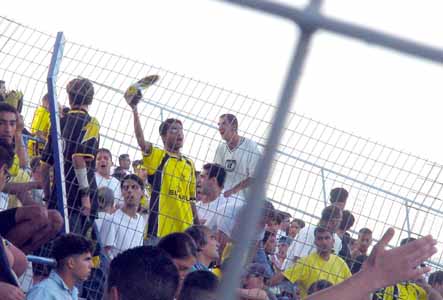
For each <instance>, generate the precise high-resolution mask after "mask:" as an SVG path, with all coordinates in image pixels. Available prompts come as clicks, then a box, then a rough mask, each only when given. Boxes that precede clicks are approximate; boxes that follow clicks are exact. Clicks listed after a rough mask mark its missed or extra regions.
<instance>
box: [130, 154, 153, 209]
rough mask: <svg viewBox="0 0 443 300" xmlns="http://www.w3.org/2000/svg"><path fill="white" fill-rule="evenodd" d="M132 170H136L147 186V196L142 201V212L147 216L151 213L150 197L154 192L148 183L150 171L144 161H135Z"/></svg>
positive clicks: (136, 173)
mask: <svg viewBox="0 0 443 300" xmlns="http://www.w3.org/2000/svg"><path fill="white" fill-rule="evenodd" d="M132 168H133V169H134V174H135V175H137V176H138V177H140V179H141V180H142V181H143V183H144V184H145V194H144V195H143V197H142V199H141V200H140V211H141V212H142V213H143V214H145V215H147V214H148V213H149V195H150V194H151V190H152V189H151V185H150V184H149V182H148V170H146V168H145V167H144V166H143V161H142V160H134V161H133V162H132Z"/></svg>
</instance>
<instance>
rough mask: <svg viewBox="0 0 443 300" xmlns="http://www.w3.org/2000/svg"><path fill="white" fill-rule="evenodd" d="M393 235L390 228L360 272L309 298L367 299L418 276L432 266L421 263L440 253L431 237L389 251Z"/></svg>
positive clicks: (321, 299)
mask: <svg viewBox="0 0 443 300" xmlns="http://www.w3.org/2000/svg"><path fill="white" fill-rule="evenodd" d="M393 236H394V229H392V228H389V229H388V230H387V231H386V233H385V234H384V235H383V237H382V238H381V239H380V241H379V242H378V243H377V245H375V247H374V248H373V250H372V252H371V255H370V256H369V259H368V260H367V261H366V262H365V266H364V268H363V269H362V271H361V272H359V273H358V274H356V275H355V276H352V277H351V278H349V279H347V280H345V281H343V282H341V283H339V284H338V285H334V286H332V287H330V288H328V289H324V290H322V291H319V292H317V293H314V294H312V295H310V296H309V297H308V298H306V300H330V299H340V300H355V299H368V298H369V297H370V293H371V292H373V291H374V290H376V289H378V288H382V287H384V286H389V285H392V284H395V283H397V282H401V281H407V280H411V279H415V278H419V277H420V276H422V275H423V274H425V273H427V272H429V271H430V268H429V267H424V268H418V266H419V265H420V264H421V263H423V262H424V261H425V260H426V259H429V258H430V257H431V256H432V255H433V254H435V253H436V252H437V248H436V247H435V245H436V244H437V241H436V240H434V239H433V238H432V236H426V237H423V238H421V239H419V240H416V241H412V242H411V243H408V244H405V245H403V246H400V247H397V248H394V249H390V250H386V247H387V246H388V243H389V241H390V240H391V239H392V237H393ZM434 295H435V294H434ZM411 299H416V298H411ZM429 299H432V298H431V297H429ZM437 299H439V298H437Z"/></svg>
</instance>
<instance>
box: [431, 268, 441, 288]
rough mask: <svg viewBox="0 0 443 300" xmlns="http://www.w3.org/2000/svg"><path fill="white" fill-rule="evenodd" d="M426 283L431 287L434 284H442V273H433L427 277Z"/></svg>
mask: <svg viewBox="0 0 443 300" xmlns="http://www.w3.org/2000/svg"><path fill="white" fill-rule="evenodd" d="M428 283H429V284H430V285H431V286H432V285H434V284H443V271H435V272H434V273H431V275H429V279H428Z"/></svg>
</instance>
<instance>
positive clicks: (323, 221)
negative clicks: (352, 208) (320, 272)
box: [288, 205, 342, 261]
mask: <svg viewBox="0 0 443 300" xmlns="http://www.w3.org/2000/svg"><path fill="white" fill-rule="evenodd" d="M341 220H342V210H341V209H340V208H339V207H337V206H335V205H330V206H327V207H325V208H324V209H323V211H322V213H321V218H320V221H319V223H318V225H317V226H316V225H312V224H309V225H308V226H306V227H305V228H303V229H302V230H301V231H300V232H299V234H298V235H297V237H296V239H295V241H294V242H293V243H292V245H291V246H290V247H289V250H288V259H290V260H291V261H295V260H296V259H297V258H300V257H303V256H307V255H309V254H310V253H312V252H314V251H315V245H314V241H315V236H314V232H315V229H316V228H318V227H322V228H325V229H326V230H328V231H329V232H331V233H332V235H333V239H332V240H333V241H334V247H333V250H334V252H335V253H337V254H338V253H339V252H340V249H341V241H340V239H339V238H335V232H336V231H337V229H338V226H339V225H340V223H341Z"/></svg>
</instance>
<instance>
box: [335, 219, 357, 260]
mask: <svg viewBox="0 0 443 300" xmlns="http://www.w3.org/2000/svg"><path fill="white" fill-rule="evenodd" d="M354 222H355V218H354V216H353V215H352V213H351V212H350V211H349V210H344V211H343V218H342V219H341V223H340V225H339V226H338V229H337V237H338V238H339V239H340V241H341V250H340V252H339V253H338V255H339V256H340V257H341V258H343V259H344V260H345V261H346V262H348V261H349V260H351V248H350V246H349V242H350V240H351V235H350V234H349V233H348V231H349V229H351V227H352V226H354Z"/></svg>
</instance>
